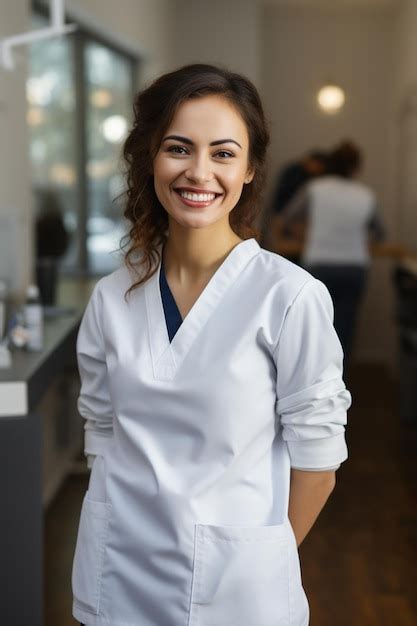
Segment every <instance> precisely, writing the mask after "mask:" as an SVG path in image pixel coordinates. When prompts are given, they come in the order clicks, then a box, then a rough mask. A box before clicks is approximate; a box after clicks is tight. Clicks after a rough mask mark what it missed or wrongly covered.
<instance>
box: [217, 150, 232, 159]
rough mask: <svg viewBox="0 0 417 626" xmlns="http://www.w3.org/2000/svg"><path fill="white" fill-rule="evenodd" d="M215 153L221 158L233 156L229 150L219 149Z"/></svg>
mask: <svg viewBox="0 0 417 626" xmlns="http://www.w3.org/2000/svg"><path fill="white" fill-rule="evenodd" d="M216 155H220V156H221V158H222V159H225V158H228V157H233V156H234V154H232V153H231V152H228V151H227V150H220V151H219V152H217V153H216ZM222 155H223V156H222Z"/></svg>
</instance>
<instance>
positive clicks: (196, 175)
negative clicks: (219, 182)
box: [185, 155, 213, 183]
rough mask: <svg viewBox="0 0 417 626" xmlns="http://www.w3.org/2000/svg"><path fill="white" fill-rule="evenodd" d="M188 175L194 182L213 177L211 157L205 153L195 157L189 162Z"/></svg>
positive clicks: (186, 173)
mask: <svg viewBox="0 0 417 626" xmlns="http://www.w3.org/2000/svg"><path fill="white" fill-rule="evenodd" d="M185 175H186V177H187V178H188V179H189V180H192V181H194V182H196V183H197V182H206V181H209V180H211V179H212V178H213V172H212V168H211V162H210V159H209V158H207V157H206V156H204V155H201V156H196V157H194V158H193V159H192V160H191V162H189V164H188V169H187V171H186V172H185Z"/></svg>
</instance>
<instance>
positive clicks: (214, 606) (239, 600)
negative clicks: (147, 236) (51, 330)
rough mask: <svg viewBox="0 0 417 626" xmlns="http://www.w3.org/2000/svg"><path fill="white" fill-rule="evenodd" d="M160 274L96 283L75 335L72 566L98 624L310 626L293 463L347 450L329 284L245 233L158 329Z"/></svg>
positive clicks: (88, 618)
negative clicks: (79, 466) (78, 507)
mask: <svg viewBox="0 0 417 626" xmlns="http://www.w3.org/2000/svg"><path fill="white" fill-rule="evenodd" d="M159 271H160V264H159V267H158V271H157V272H156V273H155V274H154V275H153V276H152V277H151V278H149V279H148V280H147V281H146V283H145V284H144V285H142V286H141V287H139V288H138V289H136V290H135V291H133V293H132V294H131V296H130V298H128V300H127V302H126V301H125V299H124V294H125V291H126V290H127V289H128V287H129V286H130V285H131V284H132V277H131V276H130V274H129V271H128V269H127V268H126V267H122V268H120V269H119V270H117V271H115V272H114V273H112V274H111V275H109V276H107V277H105V278H103V279H101V280H100V281H99V282H98V283H97V285H96V287H95V289H94V292H93V294H92V296H91V299H90V301H89V304H88V306H87V309H86V311H85V314H84V317H83V321H82V324H81V328H80V331H79V336H78V341H77V352H78V362H79V369H80V374H81V381H82V386H81V392H80V397H79V402H78V407H79V411H80V413H81V415H82V416H83V417H84V418H85V419H86V438H85V452H86V454H95V455H97V458H96V460H95V462H94V465H93V469H92V473H91V476H90V483H89V488H88V491H87V493H86V495H85V498H84V502H83V506H82V511H81V518H80V526H79V531H78V539H77V546H76V551H75V558H74V566H73V579H72V582H73V592H74V604H73V614H74V617H75V618H76V619H78V620H79V621H81V622H84V623H86V624H89V625H91V626H93V625H94V626H284V625H285V626H307V624H308V615H309V609H308V603H307V600H306V597H305V593H304V590H303V587H302V582H301V575H300V564H299V558H298V551H297V545H296V541H295V537H294V533H293V531H292V528H291V525H290V523H289V520H288V500H289V485H290V469H291V466H295V467H299V468H303V467H304V468H316V469H319V468H321V467H323V468H325V467H329V466H332V465H335V464H338V463H341V462H343V461H344V460H345V459H346V458H347V450H346V443H345V437H344V427H345V424H346V411H347V409H348V407H349V406H350V402H351V397H350V394H349V392H348V391H347V390H346V388H345V385H344V383H343V380H342V358H343V354H342V349H341V346H340V343H339V340H338V338H337V335H336V332H335V330H334V328H333V324H332V321H333V309H332V302H331V298H330V296H329V293H328V291H327V289H326V288H325V287H324V285H323V284H322V283H321V282H319V281H318V280H316V279H314V278H313V277H312V276H311V275H310V274H309V273H307V272H306V271H305V270H303V269H301V268H300V267H298V266H296V265H294V264H292V263H291V262H289V261H287V260H286V259H284V258H282V257H280V256H279V255H276V254H274V253H271V252H268V251H266V250H263V249H261V248H260V247H259V245H258V243H257V242H256V241H255V239H248V240H246V241H243V242H242V243H240V244H238V245H237V246H236V247H235V248H234V249H233V250H232V251H231V252H230V253H229V255H228V256H227V258H226V259H225V260H224V262H223V263H222V265H221V266H220V267H219V269H218V270H217V271H216V273H215V274H214V275H213V277H212V278H211V280H210V282H209V283H208V285H207V286H206V287H205V289H204V291H203V292H202V294H201V295H200V296H199V298H198V300H197V301H196V302H195V304H194V306H193V307H192V309H191V310H190V312H189V313H188V315H187V316H186V317H185V319H184V321H183V323H182V325H181V326H180V328H179V330H178V331H177V333H176V334H175V336H174V338H173V340H172V342H171V343H170V342H169V337H168V332H167V327H166V323H165V317H164V310H163V305H162V301H161V293H160V289H159Z"/></svg>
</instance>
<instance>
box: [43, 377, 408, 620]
mask: <svg viewBox="0 0 417 626" xmlns="http://www.w3.org/2000/svg"><path fill="white" fill-rule="evenodd" d="M416 384H417V381H416ZM347 385H348V388H349V389H350V391H351V392H352V396H353V400H354V402H353V406H352V409H351V410H350V412H349V428H348V431H347V440H348V447H349V453H350V458H349V460H348V461H347V462H346V463H345V464H344V465H342V467H341V469H340V470H339V471H338V472H337V485H336V489H335V491H334V492H333V493H332V495H331V497H330V499H329V501H328V503H327V505H326V507H325V509H324V510H323V511H322V513H321V515H320V517H319V519H318V521H317V523H316V525H315V526H314V528H313V529H312V531H311V532H310V534H309V535H308V536H307V538H306V539H305V541H304V542H303V544H302V545H301V547H300V558H301V564H302V574H303V581H304V588H305V590H306V593H307V596H308V598H309V601H310V609H311V623H310V626H416V624H417V565H416V564H417V420H416V424H415V425H404V424H401V422H400V418H399V415H398V408H397V406H398V398H397V390H396V388H395V386H394V385H393V384H392V383H391V382H390V380H389V378H388V377H387V376H386V374H385V373H384V370H383V369H380V368H374V367H372V368H370V367H361V368H358V367H356V368H354V369H353V372H352V374H351V376H350V378H349V379H348V381H347ZM416 417H417V416H416ZM86 486H87V477H86V476H74V477H71V478H70V479H68V481H67V483H66V484H65V486H64V488H63V489H62V490H61V491H60V493H59V494H58V496H57V498H56V499H55V501H54V502H53V504H52V505H51V507H50V509H49V510H48V513H47V515H46V519H45V586H46V588H45V614H46V619H45V626H70V625H74V624H75V623H76V622H75V621H74V620H73V618H72V617H71V587H70V578H71V564H72V557H73V550H74V545H75V537H76V531H77V525H78V516H79V511H80V506H81V500H82V497H83V494H84V491H85V489H86ZM158 626H173V625H168V624H161V625H158ZM213 626H216V625H215V624H213ZM242 626H244V625H243V624H242ZM259 626H262V624H260V625H259Z"/></svg>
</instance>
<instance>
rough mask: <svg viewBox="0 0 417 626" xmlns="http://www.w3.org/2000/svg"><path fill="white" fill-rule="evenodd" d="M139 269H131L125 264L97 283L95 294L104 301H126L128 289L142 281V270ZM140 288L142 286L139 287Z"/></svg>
mask: <svg viewBox="0 0 417 626" xmlns="http://www.w3.org/2000/svg"><path fill="white" fill-rule="evenodd" d="M135 267H136V266H135ZM137 267H138V269H134V268H131V267H129V266H128V265H126V263H124V262H123V264H122V265H121V266H120V267H119V268H117V269H116V270H114V271H113V272H111V273H110V274H107V275H106V276H102V277H101V278H100V279H99V280H98V281H97V283H96V285H95V287H94V292H95V293H96V294H97V295H98V296H100V298H102V299H114V298H117V299H119V298H120V297H121V298H122V299H124V296H125V294H126V292H127V291H128V289H129V288H130V287H131V286H132V285H133V284H134V283H136V282H137V281H138V280H140V277H141V268H140V266H137ZM143 271H144V270H143ZM143 284H144V283H143ZM140 288H141V286H139V287H138V289H140Z"/></svg>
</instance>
